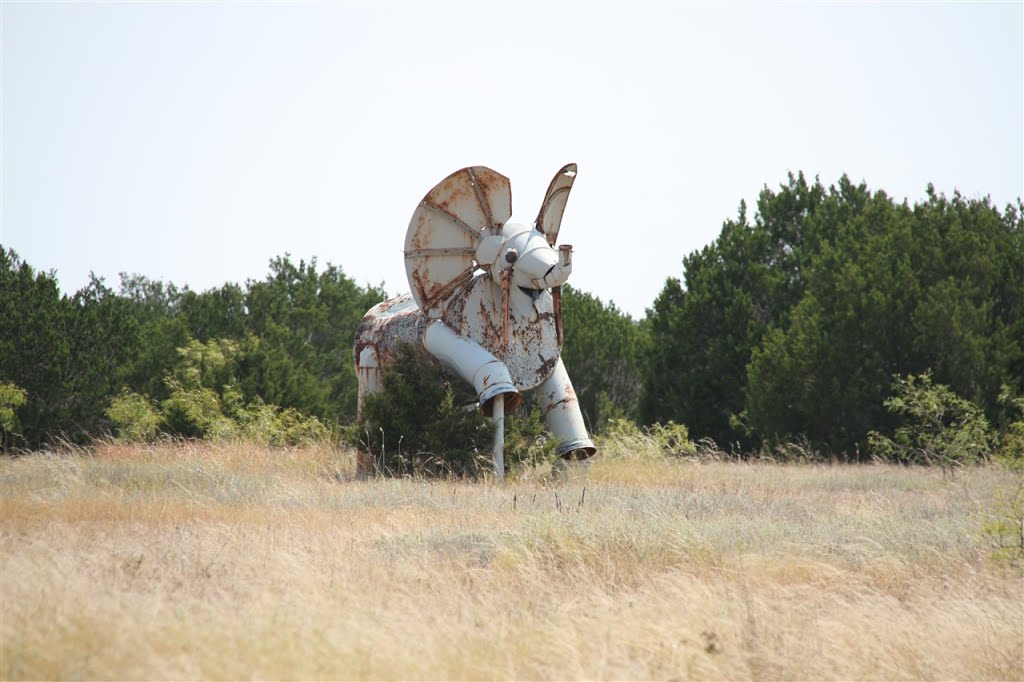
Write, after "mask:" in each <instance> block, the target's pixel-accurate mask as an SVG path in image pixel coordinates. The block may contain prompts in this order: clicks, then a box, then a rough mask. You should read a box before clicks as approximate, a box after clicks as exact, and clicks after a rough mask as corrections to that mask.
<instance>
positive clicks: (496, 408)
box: [491, 393, 505, 481]
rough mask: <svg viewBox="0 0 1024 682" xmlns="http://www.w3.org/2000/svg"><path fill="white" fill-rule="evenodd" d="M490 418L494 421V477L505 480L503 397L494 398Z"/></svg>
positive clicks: (499, 395) (500, 395)
mask: <svg viewBox="0 0 1024 682" xmlns="http://www.w3.org/2000/svg"><path fill="white" fill-rule="evenodd" d="M492 410H493V411H492V412H491V418H492V419H494V477H495V478H497V479H498V480H499V481H500V480H502V479H503V478H505V396H504V395H502V394H500V393H499V394H498V395H496V396H494V404H493V407H492Z"/></svg>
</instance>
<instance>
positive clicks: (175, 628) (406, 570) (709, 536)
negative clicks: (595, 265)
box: [0, 443, 1024, 680]
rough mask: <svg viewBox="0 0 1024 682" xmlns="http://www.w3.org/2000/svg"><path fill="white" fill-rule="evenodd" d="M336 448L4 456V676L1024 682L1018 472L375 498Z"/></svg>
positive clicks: (666, 473)
mask: <svg viewBox="0 0 1024 682" xmlns="http://www.w3.org/2000/svg"><path fill="white" fill-rule="evenodd" d="M352 468H353V462H352V456H351V453H348V452H340V453H339V452H335V451H331V450H328V449H308V450H300V451H273V450H266V449H260V448H250V447H245V446H237V445H236V446H213V445H202V444H188V443H179V444H164V445H158V446H151V447H131V446H119V445H116V444H107V445H102V446H99V447H97V448H95V449H94V450H92V451H89V452H78V453H65V454H56V455H52V454H51V455H46V454H36V455H30V456H26V457H21V458H19V459H14V460H12V459H5V460H2V461H0V600H2V603H0V677H2V678H3V679H68V678H79V679H192V678H216V679H252V678H259V679H270V678H274V679H278V678H280V679H313V678H333V679H367V678H387V679H423V678H430V679H438V678H462V679H491V678H499V679H505V678H515V679H567V678H576V679H654V678H658V679H694V678H696V679H773V678H786V679H852V678H871V679H962V680H967V679H971V680H975V679H1021V678H1024V667H1022V656H1024V654H1022V647H1024V595H1022V583H1021V574H1020V572H1019V570H1018V569H1016V568H1014V567H1012V566H1007V565H1006V564H1004V563H999V562H997V561H994V560H993V559H992V558H991V552H990V548H989V546H988V544H987V540H986V538H985V536H984V535H983V534H982V533H981V532H980V530H979V529H980V528H981V527H982V525H983V522H984V516H985V513H986V510H987V509H988V505H989V504H990V500H991V499H992V497H993V495H994V494H995V493H996V492H997V491H998V490H999V489H1000V488H1001V487H1003V486H1004V485H1006V481H1005V480H1004V479H1005V477H1006V476H1007V474H1005V473H1003V472H1002V471H1000V470H998V469H995V468H979V469H973V470H970V471H967V472H965V473H964V474H962V475H960V476H959V477H958V478H957V479H956V480H955V481H952V482H951V481H948V480H946V481H944V480H943V479H942V477H941V475H939V474H938V473H937V472H934V471H931V470H928V469H907V468H898V467H893V466H880V465H879V466H859V467H857V466H812V465H801V466H780V465H772V464H740V463H706V464H696V463H692V462H686V461H679V460H668V459H665V458H661V457H656V456H651V455H650V453H648V454H647V455H645V456H628V455H626V454H623V453H621V452H620V453H619V454H618V455H617V456H615V457H611V458H608V459H605V460H601V461H598V462H597V463H596V464H595V465H594V467H593V469H592V470H591V472H590V476H589V479H587V480H582V479H577V480H574V481H573V482H571V483H569V484H567V485H559V486H553V485H550V484H549V483H547V482H546V481H544V480H543V479H542V477H541V476H539V475H537V474H536V473H533V474H530V475H526V476H523V477H522V478H521V479H520V480H518V481H512V482H508V483H503V484H495V483H492V482H479V483H468V482H438V481H422V480H376V481H355V480H352Z"/></svg>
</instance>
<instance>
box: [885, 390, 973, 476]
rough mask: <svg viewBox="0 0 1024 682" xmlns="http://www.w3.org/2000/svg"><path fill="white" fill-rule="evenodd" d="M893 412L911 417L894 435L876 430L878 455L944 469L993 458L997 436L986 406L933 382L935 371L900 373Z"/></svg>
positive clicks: (890, 403)
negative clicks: (977, 404) (993, 448)
mask: <svg viewBox="0 0 1024 682" xmlns="http://www.w3.org/2000/svg"><path fill="white" fill-rule="evenodd" d="M884 404H885V406H886V407H887V408H888V409H889V411H890V412H893V413H895V414H898V415H901V416H903V417H904V418H905V419H906V423H905V424H904V425H903V426H900V427H898V428H897V429H896V430H895V432H894V435H893V438H891V439H890V438H888V437H886V436H883V435H882V434H880V433H878V432H877V431H872V432H871V433H870V434H869V436H868V442H869V445H870V447H871V450H872V452H873V454H875V456H878V457H881V458H882V459H888V460H895V461H899V462H913V463H921V464H938V465H939V466H941V467H942V468H943V471H945V470H947V469H949V470H952V469H953V468H954V467H962V466H964V465H966V464H973V463H975V462H977V461H979V460H983V459H987V458H988V456H989V455H990V454H991V452H992V445H993V438H992V434H991V430H990V429H989V425H988V421H987V420H986V419H985V416H984V415H983V414H982V412H981V410H980V409H979V408H978V407H977V406H976V405H974V403H971V402H970V401H968V400H964V399H963V398H961V397H960V396H958V395H957V394H956V393H954V392H953V391H951V390H950V389H949V388H948V387H946V386H944V385H942V384H933V383H932V377H931V373H930V372H925V373H924V374H921V375H920V376H916V377H915V376H914V375H913V374H908V375H907V376H906V377H900V376H897V377H895V379H894V381H893V395H892V397H890V398H888V399H886V400H885V403H884Z"/></svg>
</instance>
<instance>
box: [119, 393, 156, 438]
mask: <svg viewBox="0 0 1024 682" xmlns="http://www.w3.org/2000/svg"><path fill="white" fill-rule="evenodd" d="M106 415H107V418H109V419H110V421H112V422H113V423H114V426H116V427H117V435H118V438H120V439H122V440H126V441H129V442H132V443H145V442H149V441H152V440H153V439H154V438H156V435H157V433H158V432H159V430H160V423H161V422H162V421H163V418H161V416H160V414H159V413H158V412H157V410H156V408H155V407H154V406H153V403H152V402H150V400H149V398H147V397H146V396H143V395H139V394H138V393H134V392H132V391H129V390H127V389H125V390H124V391H122V392H121V394H120V395H119V396H117V397H116V398H114V399H113V400H112V401H111V403H110V407H108V408H107V410H106Z"/></svg>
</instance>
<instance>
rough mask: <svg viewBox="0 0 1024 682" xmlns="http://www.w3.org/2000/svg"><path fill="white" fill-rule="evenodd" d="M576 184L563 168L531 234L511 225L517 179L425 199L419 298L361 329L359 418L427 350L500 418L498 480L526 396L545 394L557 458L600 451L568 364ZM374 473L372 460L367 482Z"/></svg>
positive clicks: (451, 182)
mask: <svg viewBox="0 0 1024 682" xmlns="http://www.w3.org/2000/svg"><path fill="white" fill-rule="evenodd" d="M575 178H576V164H572V163H571V164H569V165H567V166H565V167H564V168H562V169H561V170H560V171H558V173H557V174H556V175H555V177H554V179H553V180H552V181H551V184H550V185H549V186H548V191H547V194H546V196H545V197H544V202H543V203H542V204H541V208H540V212H539V213H538V215H537V219H536V221H535V222H534V224H533V225H521V224H516V223H509V222H507V221H508V220H509V218H510V217H511V215H512V190H511V186H510V184H509V180H508V178H506V177H505V176H503V175H501V174H499V173H496V172H495V171H493V170H491V169H490V168H485V167H483V166H473V167H471V168H463V169H462V170H459V171H456V172H454V173H452V174H451V175H449V176H448V177H447V178H445V179H444V180H442V181H441V182H440V183H438V184H437V185H436V186H435V187H434V188H433V189H432V190H430V192H428V193H427V195H426V196H425V197H423V200H422V201H421V202H420V203H419V206H417V208H416V210H415V212H414V213H413V215H412V220H411V221H410V222H409V229H408V231H407V232H406V235H405V250H404V253H405V269H406V274H407V275H408V278H409V286H410V287H411V289H412V293H411V294H405V295H403V296H399V297H397V298H393V299H391V300H388V301H384V302H383V303H380V304H379V305H376V306H374V307H373V308H371V309H370V311H369V312H367V313H366V315H365V316H364V317H363V320H362V322H361V323H360V325H359V329H358V331H357V332H356V342H355V353H354V355H355V364H356V373H357V376H358V378H359V413H360V416H361V415H362V410H363V402H364V399H365V396H366V394H367V393H371V392H375V391H377V390H378V389H379V386H380V380H381V376H382V373H384V372H386V371H387V367H388V365H389V364H391V362H393V360H394V358H395V355H396V353H397V352H398V350H399V348H400V347H401V346H402V345H403V344H409V343H422V344H423V346H424V347H425V348H426V350H427V351H428V352H429V353H430V354H431V355H433V356H434V357H435V358H437V360H439V361H440V362H442V363H443V364H444V365H445V366H447V367H448V368H449V369H451V370H452V371H454V372H455V373H456V374H458V375H459V376H460V377H462V378H463V379H464V380H465V381H467V382H469V383H470V384H471V385H472V386H473V388H474V389H475V390H476V393H477V397H478V400H479V407H480V409H481V410H483V412H484V414H487V415H488V416H490V417H491V418H492V419H493V420H494V422H495V427H496V428H495V447H494V471H495V475H496V476H497V477H498V478H501V477H502V476H503V475H504V461H503V447H504V415H505V411H506V410H512V409H514V408H515V407H516V406H517V405H518V404H519V403H520V402H521V400H522V399H521V397H520V392H521V391H528V390H536V391H537V393H538V402H539V403H540V406H541V409H542V411H543V413H544V417H545V420H546V422H547V426H548V429H549V430H550V431H551V433H552V434H553V435H554V437H555V438H557V439H558V446H557V447H556V449H555V452H556V453H557V454H558V456H559V458H560V461H563V462H564V460H574V459H575V460H586V459H588V458H589V457H590V456H591V455H593V454H594V453H595V452H596V448H595V447H594V443H593V441H592V440H591V439H590V437H589V436H588V435H587V430H586V426H585V425H584V423H583V416H582V414H581V413H580V407H579V402H578V401H577V399H576V393H575V391H574V390H573V387H572V382H571V381H570V380H569V375H568V374H567V373H566V371H565V366H564V365H563V364H562V359H561V349H562V314H561V286H562V284H564V283H565V281H566V279H567V278H568V277H569V273H570V272H571V271H572V247H571V246H569V245H568V244H563V245H561V246H558V247H557V248H556V246H555V243H556V241H557V238H558V230H559V226H560V225H561V222H562V213H563V212H564V211H565V204H566V200H567V199H568V198H569V191H570V190H571V189H572V184H573V181H574V180H575ZM371 466H372V462H371V460H370V458H369V456H368V455H367V454H366V453H363V454H362V455H361V456H360V458H359V462H358V465H357V468H358V471H359V473H360V474H362V475H366V474H369V473H370V469H371Z"/></svg>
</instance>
